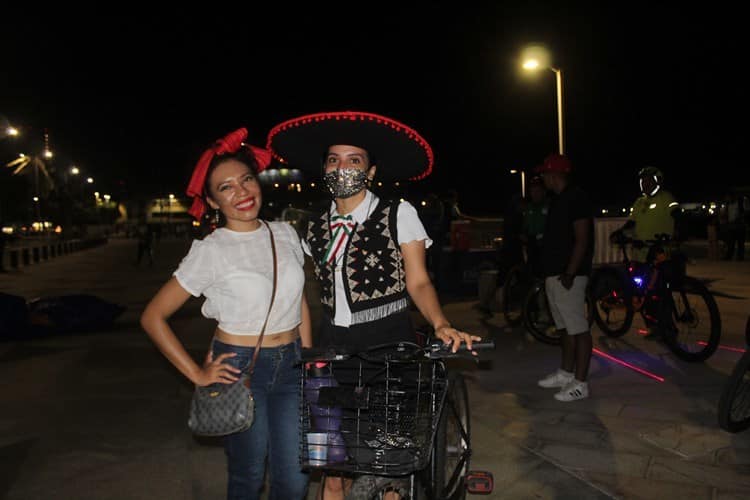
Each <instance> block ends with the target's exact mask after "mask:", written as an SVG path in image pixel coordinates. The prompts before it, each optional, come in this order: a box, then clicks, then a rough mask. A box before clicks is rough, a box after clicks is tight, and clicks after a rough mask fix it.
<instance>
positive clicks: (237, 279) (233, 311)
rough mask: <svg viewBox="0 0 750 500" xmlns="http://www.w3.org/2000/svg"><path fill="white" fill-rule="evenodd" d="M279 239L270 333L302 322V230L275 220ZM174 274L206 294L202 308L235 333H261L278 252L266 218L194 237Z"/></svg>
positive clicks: (196, 291) (197, 292) (196, 293)
mask: <svg viewBox="0 0 750 500" xmlns="http://www.w3.org/2000/svg"><path fill="white" fill-rule="evenodd" d="M269 224H270V226H271V229H272V230H273V235H274V241H275V243H276V257H277V259H278V279H277V283H276V298H275V299H274V303H273V309H272V310H271V315H270V317H269V318H268V325H267V326H266V333H268V334H272V333H279V332H284V331H288V330H291V329H293V328H294V327H296V326H297V325H299V324H300V322H301V316H302V313H301V307H302V293H303V287H304V283H305V273H304V270H303V268H302V266H303V263H304V257H303V255H302V246H301V244H300V240H299V236H298V235H297V232H296V231H295V230H294V228H293V227H292V226H291V225H289V224H287V223H285V222H270V223H269ZM174 276H175V278H177V281H178V282H179V283H180V286H182V287H183V288H184V289H185V290H187V291H188V292H189V293H190V294H192V295H194V296H196V297H199V296H200V295H203V296H205V297H206V301H205V302H204V303H203V307H202V308H201V312H202V313H203V316H205V317H206V318H211V319H216V320H218V322H219V328H221V329H222V330H223V331H225V332H227V333H231V334H234V335H259V334H260V330H261V328H262V327H263V321H265V319H266V313H267V312H268V305H269V304H270V301H271V291H272V288H273V254H272V252H271V239H270V237H269V235H268V229H267V228H266V226H265V224H262V225H261V226H260V228H258V229H256V230H255V231H250V232H237V231H232V230H230V229H226V228H219V229H216V230H215V231H214V232H213V233H211V234H209V235H208V236H206V237H205V238H204V239H203V240H195V241H193V245H192V246H191V247H190V251H189V252H188V254H187V255H186V256H185V258H183V259H182V262H180V265H179V266H178V268H177V270H176V271H175V272H174Z"/></svg>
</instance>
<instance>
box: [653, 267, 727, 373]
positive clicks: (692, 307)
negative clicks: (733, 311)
mask: <svg viewBox="0 0 750 500" xmlns="http://www.w3.org/2000/svg"><path fill="white" fill-rule="evenodd" d="M671 302H672V303H671V318H667V323H668V324H667V325H663V326H662V327H663V328H664V330H665V331H664V332H663V333H664V337H665V340H666V343H667V346H668V347H669V348H670V349H671V350H672V352H674V353H675V355H677V357H678V358H680V359H682V360H684V361H689V362H700V361H705V360H706V359H708V358H709V357H710V356H711V355H712V354H713V353H714V352H715V351H716V348H717V347H718V346H719V339H720V337H721V316H720V315H719V308H718V307H717V306H716V301H715V300H714V296H713V295H712V294H711V292H710V291H709V290H708V288H706V286H705V285H704V284H703V283H701V282H700V281H698V280H697V279H695V278H691V277H689V276H687V277H685V282H684V284H683V286H681V287H679V288H677V289H673V290H672V296H671Z"/></svg>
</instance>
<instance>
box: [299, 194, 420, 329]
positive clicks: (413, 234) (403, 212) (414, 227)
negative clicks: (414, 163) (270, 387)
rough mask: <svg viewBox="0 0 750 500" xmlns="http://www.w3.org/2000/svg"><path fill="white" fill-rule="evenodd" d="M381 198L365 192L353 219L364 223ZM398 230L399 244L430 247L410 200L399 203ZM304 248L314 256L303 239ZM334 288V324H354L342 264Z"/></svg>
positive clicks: (333, 209) (333, 205)
mask: <svg viewBox="0 0 750 500" xmlns="http://www.w3.org/2000/svg"><path fill="white" fill-rule="evenodd" d="M378 201H379V198H378V197H377V196H376V195H375V194H374V193H373V192H372V191H369V190H368V191H367V192H366V193H365V199H364V200H362V203H360V204H359V205H357V208H355V209H354V210H353V211H352V213H351V216H352V219H354V221H355V222H356V223H357V224H363V223H364V222H365V221H366V220H367V218H368V217H369V216H370V214H371V213H372V211H373V210H375V207H377V206H378ZM330 212H331V216H332V217H333V216H334V215H338V212H337V211H336V202H331V208H330ZM396 232H397V233H398V244H399V245H403V244H404V243H410V242H412V241H424V246H425V248H430V246H431V245H432V240H431V239H430V238H429V237H428V236H427V231H425V228H424V225H423V224H422V221H421V220H420V219H419V215H418V214H417V209H416V208H414V205H412V204H411V203H409V202H408V201H402V202H401V203H399V205H398V211H397V212H396ZM302 248H303V249H304V251H305V253H306V254H307V255H309V256H311V257H312V252H311V251H310V246H309V245H308V243H307V241H305V240H302ZM334 276H335V278H334V289H335V294H336V299H335V300H336V311H335V317H334V318H333V324H335V325H336V326H345V327H346V326H349V325H351V324H352V312H351V310H350V309H349V302H347V300H346V292H345V291H344V281H343V277H342V273H341V268H340V266H336V272H335V273H334Z"/></svg>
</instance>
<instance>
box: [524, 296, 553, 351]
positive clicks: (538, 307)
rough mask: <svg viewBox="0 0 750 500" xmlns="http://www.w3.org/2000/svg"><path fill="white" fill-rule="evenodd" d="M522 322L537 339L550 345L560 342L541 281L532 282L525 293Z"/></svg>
mask: <svg viewBox="0 0 750 500" xmlns="http://www.w3.org/2000/svg"><path fill="white" fill-rule="evenodd" d="M523 322H524V326H525V327H526V330H528V332H529V333H530V334H531V335H533V336H534V338H535V339H537V340H538V341H540V342H544V343H545V344H551V345H559V344H560V335H559V332H558V330H557V328H556V327H555V322H554V320H553V319H552V313H551V312H550V310H549V303H548V302H547V292H546V291H545V289H544V282H543V281H539V282H537V283H534V285H533V286H532V287H531V289H530V290H529V292H528V293H527V294H526V299H525V301H524V306H523Z"/></svg>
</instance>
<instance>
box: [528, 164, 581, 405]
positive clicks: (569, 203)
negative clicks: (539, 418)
mask: <svg viewBox="0 0 750 500" xmlns="http://www.w3.org/2000/svg"><path fill="white" fill-rule="evenodd" d="M571 169H572V165H571V163H570V160H569V159H568V158H567V157H565V156H563V155H558V154H552V155H550V156H548V157H547V158H546V159H545V160H544V164H543V165H542V167H541V169H540V170H541V174H542V180H543V181H544V185H545V187H546V188H547V189H549V190H550V191H551V192H552V193H553V195H552V197H551V199H550V203H549V209H548V212H547V217H546V221H545V225H544V238H543V245H542V249H541V260H540V262H541V265H542V276H543V277H544V288H545V291H546V293H547V299H548V302H549V308H550V313H552V319H553V320H554V322H555V328H557V330H558V332H559V334H560V345H561V347H562V360H561V366H560V369H559V370H557V371H556V372H554V373H551V374H549V375H548V376H546V377H544V378H543V379H541V380H539V382H538V385H539V386H541V387H545V388H553V387H554V388H558V389H559V392H557V393H556V394H555V399H557V400H558V401H565V402H567V401H575V400H578V399H584V398H587V397H588V396H589V386H588V383H587V382H586V379H587V378H588V372H589V364H590V361H591V352H592V341H591V332H590V330H589V323H588V321H587V320H586V313H585V310H586V305H585V304H586V285H587V284H588V276H589V274H590V273H591V266H592V263H593V258H594V238H593V234H594V218H593V208H592V206H591V202H590V201H589V198H588V196H587V195H586V193H585V192H584V191H583V190H581V189H580V188H579V187H578V186H575V185H573V184H572V183H571V182H570V181H569V178H568V176H569V174H570V171H571Z"/></svg>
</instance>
